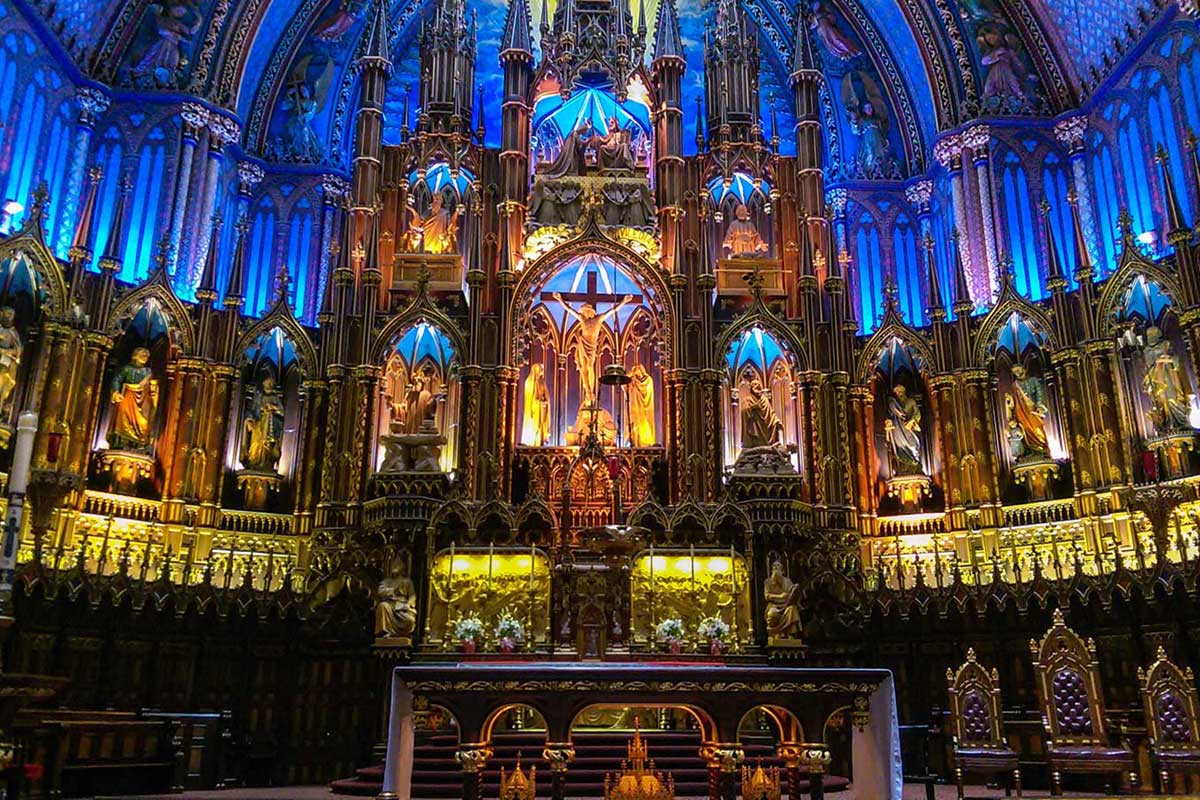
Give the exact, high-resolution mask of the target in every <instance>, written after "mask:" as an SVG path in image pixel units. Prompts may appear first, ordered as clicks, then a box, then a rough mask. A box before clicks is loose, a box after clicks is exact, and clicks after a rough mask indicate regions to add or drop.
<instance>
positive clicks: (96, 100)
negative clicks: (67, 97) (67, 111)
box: [75, 86, 112, 127]
mask: <svg viewBox="0 0 1200 800" xmlns="http://www.w3.org/2000/svg"><path fill="white" fill-rule="evenodd" d="M75 102H77V103H79V122H80V123H81V124H83V125H87V126H89V127H90V126H92V125H95V124H96V118H97V117H99V116H100V115H101V114H103V113H104V112H105V111H107V110H108V107H109V106H110V105H112V101H111V100H109V98H108V95H106V94H105V93H104V92H102V91H100V90H99V89H96V88H93V87H91V86H81V87H80V88H79V89H77V90H76V92H75Z"/></svg>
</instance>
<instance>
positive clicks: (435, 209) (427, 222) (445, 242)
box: [405, 192, 462, 255]
mask: <svg viewBox="0 0 1200 800" xmlns="http://www.w3.org/2000/svg"><path fill="white" fill-rule="evenodd" d="M444 202H445V201H444V200H443V199H442V193H441V192H434V194H433V199H432V200H431V201H430V205H429V213H428V214H426V215H425V216H421V214H420V212H418V211H417V209H416V208H415V207H414V206H412V205H410V206H409V207H408V214H409V223H408V233H407V234H406V235H405V239H406V244H407V249H408V250H409V251H410V252H414V253H429V254H430V255H442V254H445V253H454V252H457V251H458V218H459V216H461V214H462V204H461V203H460V204H458V205H456V206H455V208H454V211H447V210H446V209H445V207H444V205H443V203H444Z"/></svg>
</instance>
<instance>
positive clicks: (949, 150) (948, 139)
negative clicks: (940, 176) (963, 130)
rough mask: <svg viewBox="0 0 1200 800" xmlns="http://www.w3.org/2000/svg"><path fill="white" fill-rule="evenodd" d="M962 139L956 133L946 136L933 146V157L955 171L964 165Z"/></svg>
mask: <svg viewBox="0 0 1200 800" xmlns="http://www.w3.org/2000/svg"><path fill="white" fill-rule="evenodd" d="M962 151H963V143H962V139H961V138H959V137H958V136H955V135H950V136H945V137H943V138H941V139H939V140H938V141H937V144H935V145H934V146H933V157H934V158H936V159H937V162H938V163H939V164H941V165H942V166H943V167H945V168H946V169H948V170H951V171H954V170H957V169H959V168H960V167H961V166H962Z"/></svg>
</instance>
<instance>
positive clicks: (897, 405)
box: [883, 383, 924, 475]
mask: <svg viewBox="0 0 1200 800" xmlns="http://www.w3.org/2000/svg"><path fill="white" fill-rule="evenodd" d="M883 433H884V437H885V438H886V439H887V444H888V451H889V452H890V453H891V464H892V471H893V472H894V473H895V474H896V475H921V474H924V473H923V470H922V469H921V405H920V403H918V402H917V399H916V398H915V397H912V396H911V395H909V393H908V389H907V388H905V386H904V384H901V383H898V384H896V385H895V386H894V387H892V397H891V399H889V400H888V416H887V419H885V420H884V421H883Z"/></svg>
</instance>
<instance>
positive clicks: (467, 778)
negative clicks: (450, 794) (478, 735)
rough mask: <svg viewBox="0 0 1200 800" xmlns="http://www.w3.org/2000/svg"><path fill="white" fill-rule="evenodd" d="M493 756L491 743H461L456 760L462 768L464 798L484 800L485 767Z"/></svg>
mask: <svg viewBox="0 0 1200 800" xmlns="http://www.w3.org/2000/svg"><path fill="white" fill-rule="evenodd" d="M491 757H492V747H491V745H490V744H463V745H459V748H458V752H457V753H455V754H454V760H455V761H457V762H458V765H459V767H461V768H462V796H463V800H483V768H484V767H485V766H487V762H488V760H489V759H490V758H491Z"/></svg>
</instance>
